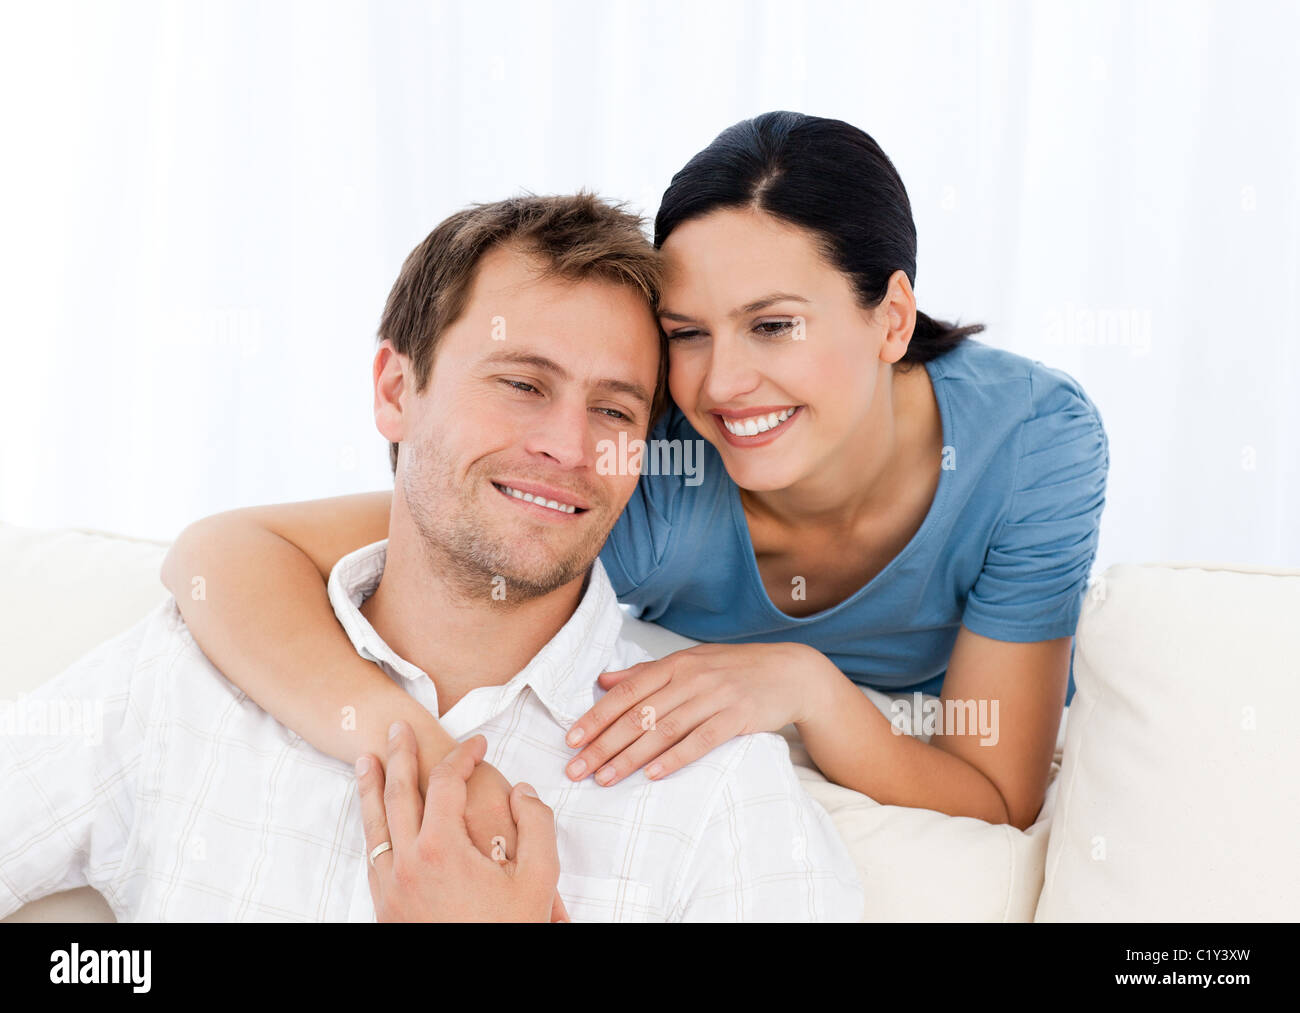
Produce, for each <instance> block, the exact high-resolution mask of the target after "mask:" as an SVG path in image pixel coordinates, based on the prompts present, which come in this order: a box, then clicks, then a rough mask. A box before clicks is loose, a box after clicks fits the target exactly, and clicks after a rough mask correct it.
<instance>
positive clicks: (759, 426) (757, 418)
mask: <svg viewBox="0 0 1300 1013" xmlns="http://www.w3.org/2000/svg"><path fill="white" fill-rule="evenodd" d="M794 412H795V410H794V409H793V408H787V409H786V410H785V411H781V412H768V413H767V414H766V415H753V416H750V417H749V418H747V419H727V418H724V419H723V420H722V424H723V425H724V426H726V427H727V432H729V433H732V434H733V435H735V436H757V435H758V434H759V433H765V432H767V431H768V430H769V429H775V428H776V427H777V426H779V425H780V424H781V423H782V422H784V421H785V420H786V419H788V418H789V417H790V416H791V415H793V414H794Z"/></svg>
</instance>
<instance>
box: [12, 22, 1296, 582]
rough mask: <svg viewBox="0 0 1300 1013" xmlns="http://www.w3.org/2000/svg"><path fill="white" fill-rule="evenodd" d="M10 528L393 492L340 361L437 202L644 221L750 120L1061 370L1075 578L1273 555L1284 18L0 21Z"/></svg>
mask: <svg viewBox="0 0 1300 1013" xmlns="http://www.w3.org/2000/svg"><path fill="white" fill-rule="evenodd" d="M2 9H3V14H0V96H3V97H2V98H0V138H2V139H3V144H4V157H3V159H0V215H2V219H0V340H2V341H3V346H2V348H0V520H4V521H8V522H10V523H19V524H31V525H39V526H63V525H74V526H81V527H93V528H102V529H111V530H115V531H121V532H126V533H131V534H136V535H142V536H152V537H160V538H169V537H171V536H173V535H174V534H175V533H176V532H177V531H178V530H179V529H180V528H181V527H182V526H183V525H184V524H185V523H187V522H188V521H189V520H191V519H193V518H196V517H198V516H200V515H203V514H205V513H209V512H212V511H216V510H221V509H225V508H229V507H233V506H238V505H244V504H250V503H263V502H274V501H280V500H289V499H305V498H311V497H316V496H326V495H332V494H338V493H344V492H349V491H357V490H363V489H373V488H380V487H383V486H385V485H387V484H389V481H390V479H389V472H388V463H387V451H386V446H385V444H384V442H383V440H382V439H381V438H380V437H379V436H378V434H377V433H376V432H375V430H374V425H373V421H372V419H371V414H370V412H371V401H370V389H369V362H370V358H371V355H372V352H373V346H374V335H375V329H376V327H377V324H378V320H379V314H380V311H381V309H382V306H383V302H384V298H385V296H386V294H387V291H388V288H389V286H390V285H391V283H392V281H393V279H394V278H395V277H396V273H397V270H398V267H399V266H400V264H401V261H402V259H403V257H404V256H405V254H406V253H407V252H408V250H410V248H411V247H412V246H414V245H415V244H416V243H417V242H418V241H419V240H420V239H421V238H422V237H423V236H424V235H425V234H426V233H427V232H428V231H429V230H430V229H431V228H432V227H433V225H434V224H436V223H437V222H438V221H439V220H440V219H441V218H443V217H444V216H445V215H447V214H448V213H450V212H451V211H453V210H455V209H457V208H459V207H461V206H463V205H465V204H467V203H469V202H472V201H480V200H494V199H497V198H499V197H502V196H506V195H508V194H511V193H515V192H518V191H520V190H530V191H533V192H563V191H570V190H573V189H575V188H577V187H581V186H587V187H591V188H594V189H597V190H598V191H599V192H601V193H602V194H604V195H607V196H611V197H618V198H623V199H626V200H627V201H629V202H630V203H631V204H632V205H634V206H635V207H636V208H638V209H639V210H641V211H643V212H644V213H646V214H647V215H652V214H653V212H654V210H655V207H656V206H657V202H658V197H659V195H660V194H661V193H662V191H663V188H664V187H665V186H666V185H667V183H668V180H669V178H670V177H671V175H672V174H673V172H674V171H675V170H676V169H677V168H679V167H680V166H681V165H682V163H683V162H684V161H685V160H686V159H687V158H688V157H689V156H690V155H691V154H693V153H694V152H695V151H696V150H698V149H699V148H701V147H702V146H703V145H705V144H706V143H707V142H708V141H709V140H710V139H711V138H712V137H713V136H714V135H715V134H716V133H717V132H718V131H719V130H721V129H722V128H724V127H726V126H728V125H729V124H731V123H733V122H735V121H737V120H740V119H743V118H745V117H748V116H751V115H754V114H756V113H758V112H761V111H764V110H767V109H776V108H788V109H798V110H801V111H805V112H810V113H815V114H819V115H824V116H834V117H838V118H841V119H846V120H848V121H850V122H852V123H854V124H856V125H858V126H860V127H862V128H863V129H865V130H866V131H867V132H868V133H870V134H871V135H872V136H873V137H875V138H876V140H877V141H878V142H879V143H880V144H881V146H882V147H883V148H884V149H885V151H886V152H887V153H888V154H889V155H890V157H891V158H892V159H893V160H894V162H895V164H896V165H897V166H898V168H899V171H900V173H901V174H902V176H903V179H904V182H905V183H906V185H907V187H908V190H909V193H910V195H911V198H912V201H913V205H914V213H915V217H916V221H917V227H918V230H919V235H920V246H919V265H918V275H917V287H916V291H917V296H918V301H919V305H920V306H921V308H922V309H924V310H926V311H927V312H929V313H930V314H931V315H935V316H939V317H945V318H948V319H953V318H957V319H960V320H961V321H962V322H969V321H982V322H984V323H986V324H987V325H988V331H987V332H986V333H985V334H984V335H982V336H981V338H982V339H983V340H985V341H987V342H989V343H991V344H995V345H999V346H1002V347H1005V348H1008V349H1011V350H1013V351H1017V352H1020V353H1022V354H1025V355H1029V356H1031V357H1033V358H1036V359H1041V360H1042V361H1044V362H1046V363H1048V364H1049V365H1053V366H1057V367H1059V368H1061V369H1064V370H1065V371H1066V372H1069V373H1071V374H1072V375H1074V376H1075V377H1077V378H1078V379H1079V380H1080V381H1081V382H1082V383H1083V385H1084V387H1085V388H1086V389H1087V390H1088V391H1089V393H1090V394H1091V396H1092V398H1093V400H1094V401H1095V402H1096V403H1097V405H1098V407H1099V408H1100V410H1101V412H1102V416H1103V419H1104V421H1105V423H1106V427H1107V430H1108V432H1109V435H1110V441H1111V454H1112V464H1111V475H1110V487H1109V494H1108V498H1107V507H1106V512H1105V515H1104V518H1103V534H1102V541H1101V547H1100V550H1099V554H1098V567H1099V568H1103V567H1105V566H1107V565H1109V564H1111V563H1115V562H1138V561H1145V560H1171V559H1181V560H1217V561H1234V562H1253V563H1262V564H1277V565H1293V566H1294V565H1300V523H1297V519H1298V518H1300V509H1297V506H1298V504H1300V450H1298V449H1297V445H1296V439H1297V437H1296V434H1297V432H1300V357H1298V356H1297V352H1296V347H1295V346H1296V341H1297V338H1298V337H1300V334H1298V333H1297V332H1298V331H1300V326H1298V325H1297V319H1298V318H1300V300H1298V299H1297V286H1298V284H1300V240H1298V239H1297V237H1298V236H1300V60H1298V59H1297V55H1298V51H1297V43H1298V42H1300V7H1298V6H1297V4H1296V3H1262V2H1258V3H1227V2H1222V3H1217V2H1201V3H1195V2H1187V0H1172V2H1165V3H1149V2H1148V3H1144V2H1118V3H1098V2H1095V0H1089V2H1086V3H1048V2H1041V3H1029V2H1025V3H1006V2H980V3H966V2H951V3H947V2H930V3H907V4H900V3H896V2H892V0H891V2H886V3H859V2H853V3H827V2H811V3H802V4H794V3H776V2H756V0H733V2H718V0H691V2H638V0H609V2H598V0H592V2H576V0H574V2H550V3H547V2H539V0H523V2H518V3H507V2H497V3H487V2H466V3H454V2H443V3H428V2H424V3H415V2H398V0H387V2H373V3H357V2H324V0H303V2H298V3H289V2H276V0H271V2H267V0H257V2H237V0H222V2H184V0H175V2H152V3H151V2H142V0H132V2H120V3H112V2H107V0H93V2H87V3H68V2H48V0H47V2H42V3H39V4H33V3H26V2H24V3H17V2H12V3H5V4H4V6H3V8H2Z"/></svg>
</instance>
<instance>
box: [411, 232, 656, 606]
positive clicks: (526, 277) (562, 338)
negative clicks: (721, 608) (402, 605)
mask: <svg viewBox="0 0 1300 1013" xmlns="http://www.w3.org/2000/svg"><path fill="white" fill-rule="evenodd" d="M659 354H660V352H659V331H658V326H657V324H656V322H655V319H654V316H653V314H652V312H651V310H650V307H649V306H648V305H647V304H646V302H645V300H644V299H643V298H642V297H641V296H640V295H639V294H638V293H637V292H636V290H635V289H633V288H631V287H628V286H622V285H616V284H613V283H610V282H605V281H581V282H570V281H566V280H563V279H556V278H544V277H542V276H541V274H540V270H539V266H538V264H537V262H536V261H534V260H533V259H532V258H530V257H528V256H527V255H525V254H522V253H520V252H519V251H517V250H514V249H511V248H500V249H496V250H493V251H492V252H490V253H489V254H487V255H486V256H485V257H484V258H483V259H482V261H480V263H479V268H478V272H477V276H476V280H475V283H474V286H473V289H472V291H471V293H470V298H469V302H468V304H467V305H466V307H465V311H464V312H463V313H462V314H461V316H460V318H459V319H458V320H457V322H456V323H455V324H453V325H452V326H451V327H450V328H449V329H448V330H447V331H445V332H444V334H443V336H442V339H441V341H440V342H439V345H438V350H437V355H436V358H435V361H434V366H433V371H432V375H431V376H430V378H429V382H428V385H427V386H426V387H425V389H424V390H423V391H421V392H420V393H418V394H416V393H415V392H414V379H413V377H409V378H408V381H407V384H408V386H407V390H406V396H405V397H404V398H403V399H402V411H401V435H399V436H398V437H397V439H398V441H399V442H400V443H401V452H400V456H399V459H398V467H397V475H396V485H397V490H398V494H399V495H401V496H402V497H403V498H404V501H405V505H406V508H407V511H408V512H409V515H410V517H411V519H412V522H413V524H414V526H415V528H416V529H417V531H418V533H419V535H420V537H421V540H422V541H423V542H424V544H425V545H426V546H427V547H428V548H429V549H430V550H431V555H432V557H433V560H434V562H435V565H450V566H452V567H454V568H455V572H456V574H457V579H458V582H459V583H461V584H462V586H463V587H465V588H466V589H467V591H470V592H471V593H476V592H481V593H485V592H486V591H487V590H488V589H489V588H491V589H495V588H496V587H498V586H499V585H500V581H499V580H495V581H494V579H495V578H501V577H503V578H504V579H505V588H504V591H505V595H506V600H508V601H513V602H516V603H517V602H519V601H524V600H528V599H530V598H534V597H537V596H539V595H542V594H546V593H548V592H550V591H553V590H554V589H556V588H558V587H561V586H563V585H565V584H567V583H569V582H571V581H573V580H575V579H577V578H579V577H581V576H582V575H583V574H584V573H585V572H586V570H587V568H588V567H589V566H590V565H591V563H592V561H593V560H594V559H595V558H596V556H597V554H598V553H599V552H600V548H601V546H602V545H603V544H604V542H605V538H606V536H607V535H608V534H609V531H610V529H611V528H612V527H613V525H614V521H615V520H616V519H617V518H618V515H619V514H620V513H621V512H622V510H623V507H624V506H625V505H626V503H627V500H628V497H629V496H631V494H632V490H633V488H634V487H635V485H636V481H637V475H636V474H635V473H630V474H612V475H606V474H598V472H597V468H596V461H597V458H598V446H599V445H600V444H601V443H602V441H604V440H611V441H613V442H614V445H616V446H617V445H619V434H620V433H626V440H627V441H628V442H631V441H632V440H634V439H637V438H641V437H644V436H645V435H646V429H647V424H648V421H649V411H650V399H651V397H652V396H653V394H654V387H655V381H656V379H657V374H658V366H659ZM385 435H390V434H389V433H387V432H386V433H385ZM390 438H392V437H391V435H390ZM634 463H635V461H634ZM601 470H608V469H601ZM617 470H619V471H627V469H626V468H620V469H617ZM529 500H532V501H531V502H529ZM548 503H555V504H556V506H555V507H552V506H549V505H546V504H548Z"/></svg>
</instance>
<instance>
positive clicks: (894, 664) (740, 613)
mask: <svg viewBox="0 0 1300 1013" xmlns="http://www.w3.org/2000/svg"><path fill="white" fill-rule="evenodd" d="M925 366H926V368H927V369H928V370H929V373H930V378H931V381H932V382H933V386H934V391H935V397H936V399H937V401H938V405H939V411H940V415H941V417H942V420H943V433H944V441H943V442H944V447H945V452H944V458H945V459H944V462H943V468H942V470H941V471H940V477H939V485H938V489H937V490H936V492H935V495H934V500H933V502H932V503H931V504H930V510H929V513H928V514H927V515H926V517H925V520H924V522H923V523H922V525H921V527H920V529H919V530H918V531H917V532H916V534H915V535H914V536H913V537H912V540H911V541H910V542H908V544H907V545H906V546H905V547H904V548H903V550H902V551H901V552H900V553H899V554H898V555H897V556H895V557H894V559H893V560H891V561H890V563H889V564H888V565H887V566H886V567H885V568H884V569H883V570H882V571H880V573H878V574H877V575H876V576H875V577H874V578H872V580H871V581H870V582H868V583H867V584H866V585H865V586H864V587H861V588H859V589H858V591H857V592H856V593H854V594H853V595H851V596H850V597H848V598H847V599H845V600H844V601H842V602H840V603H839V604H838V605H835V606H833V607H831V608H828V609H825V610H823V611H821V612H816V613H814V614H812V615H809V616H805V617H803V618H795V617H793V616H789V615H787V614H785V613H784V612H782V611H781V610H780V609H778V608H777V607H776V606H775V605H773V604H772V601H771V599H770V598H769V597H768V595H767V591H766V589H765V588H764V587H763V582H762V580H761V578H760V576H759V572H758V565H757V563H756V561H755V558H754V550H753V545H752V544H751V542H750V538H749V527H748V524H747V523H746V521H745V513H744V509H743V508H742V506H741V502H740V495H739V491H738V490H737V488H736V485H735V483H734V482H733V481H732V480H731V478H730V476H729V475H728V474H727V471H726V468H725V466H724V465H723V463H722V459H721V457H720V456H719V455H718V452H717V451H716V450H715V449H714V448H713V446H712V445H711V444H709V443H708V442H706V441H704V440H703V438H702V437H701V436H700V435H699V434H698V433H697V432H696V431H695V429H694V428H693V427H692V426H691V424H690V423H689V422H688V421H687V420H686V418H685V416H683V415H682V414H681V412H680V411H679V410H678V409H676V408H675V407H674V408H673V409H671V411H670V412H669V413H667V414H666V415H665V416H664V417H663V418H662V419H661V420H660V421H659V422H658V423H657V424H656V426H655V428H654V430H653V432H652V433H651V434H650V439H652V440H654V439H659V440H683V441H685V440H699V441H700V444H697V448H699V450H700V455H697V459H696V461H695V464H696V465H697V466H698V469H699V470H698V471H697V472H696V473H695V477H694V478H690V479H689V480H690V481H695V482H698V484H695V485H691V484H688V478H689V476H686V475H681V474H677V475H673V474H659V475H655V474H648V473H646V472H647V468H646V466H645V465H644V464H643V466H642V472H643V473H642V476H641V479H640V481H639V482H638V484H637V488H636V491H635V492H634V493H633V495H632V498H631V500H630V501H629V503H628V507H627V509H626V510H625V511H624V512H623V515H622V516H621V517H620V518H619V520H618V523H617V524H615V526H614V530H613V531H612V532H611V533H610V537H609V540H608V542H606V544H605V548H604V549H603V550H602V552H601V556H600V558H601V562H602V563H603V564H604V566H605V569H606V570H607V571H608V573H609V578H610V580H611V581H612V582H613V585H614V590H615V591H616V592H617V594H618V597H619V600H620V601H621V602H623V603H624V604H626V605H629V606H630V607H631V611H632V613H633V614H634V615H636V616H638V617H640V618H641V619H645V620H647V621H649V622H655V623H659V624H660V625H662V626H665V627H667V628H668V629H670V630H674V631H675V632H677V633H680V634H682V635H683V636H687V637H692V638H694V639H696V640H704V641H711V642H714V643H739V642H754V641H757V642H781V641H798V642H801V643H805V644H809V645H811V646H812V647H815V648H817V649H818V650H819V651H821V652H822V653H823V654H825V655H826V656H827V657H828V658H830V660H831V661H833V662H834V663H835V664H836V665H837V666H838V667H839V669H840V671H842V672H843V673H844V674H845V675H847V676H848V677H849V678H850V679H852V680H853V681H854V682H856V683H858V684H860V685H863V686H870V687H873V688H875V689H879V690H884V691H886V692H902V691H909V692H910V691H913V690H921V691H922V692H924V693H933V694H938V692H939V689H940V687H941V686H942V685H943V678H944V675H945V673H946V672H947V669H948V659H949V658H950V657H951V655H952V648H953V645H954V643H956V640H957V632H958V628H959V627H960V626H961V625H963V624H964V625H965V626H966V627H968V628H969V629H970V630H972V631H973V632H975V633H979V634H981V635H983V636H986V637H990V638H992V639H994V640H1004V641H1014V642H1017V643H1028V642H1031V641H1036V640H1052V639H1055V638H1057V637H1066V636H1072V635H1073V634H1074V631H1075V627H1076V626H1077V625H1078V622H1079V615H1080V612H1081V611H1082V608H1083V595H1084V591H1085V588H1086V586H1087V582H1088V576H1089V573H1090V571H1091V569H1092V564H1093V559H1094V557H1095V555H1096V552H1097V536H1098V530H1099V525H1100V521H1101V512H1102V507H1103V505H1104V504H1105V498H1106V473H1107V470H1108V468H1109V465H1110V448H1109V444H1108V441H1107V438H1106V431H1105V429H1104V428H1103V426H1102V421H1101V416H1100V414H1099V412H1098V411H1097V408H1096V406H1095V405H1094V404H1093V403H1092V401H1091V400H1090V399H1089V398H1088V395H1087V394H1085V393H1084V391H1083V388H1082V387H1080V386H1079V384H1078V382H1077V381H1076V380H1075V379H1074V378H1073V377H1071V376H1069V375H1068V374H1066V373H1064V372H1062V371H1060V370H1057V369H1052V368H1050V367H1048V366H1045V365H1043V364H1042V363H1041V362H1038V361H1037V360H1033V359H1028V358H1026V357H1024V356H1021V355H1017V354H1015V353H1014V352H1007V351H1003V350H1001V349H997V348H994V347H992V346H990V345H986V344H984V343H983V342H981V341H977V340H975V339H973V338H967V339H966V340H965V341H963V342H962V343H961V344H960V345H958V346H957V347H956V348H955V349H953V350H952V351H950V352H948V353H946V354H945V355H943V356H941V357H939V358H938V359H933V360H931V361H930V362H927V363H926V364H925ZM650 456H651V455H649V454H647V455H645V459H646V460H647V461H648V460H649V459H650ZM664 459H665V460H666V459H667V458H666V457H665V458H664ZM677 470H682V469H680V468H679V469H677ZM1073 697H1074V652H1073V649H1071V653H1070V680H1069V686H1068V689H1067V695H1066V703H1067V704H1068V703H1069V702H1070V700H1071V699H1073Z"/></svg>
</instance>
